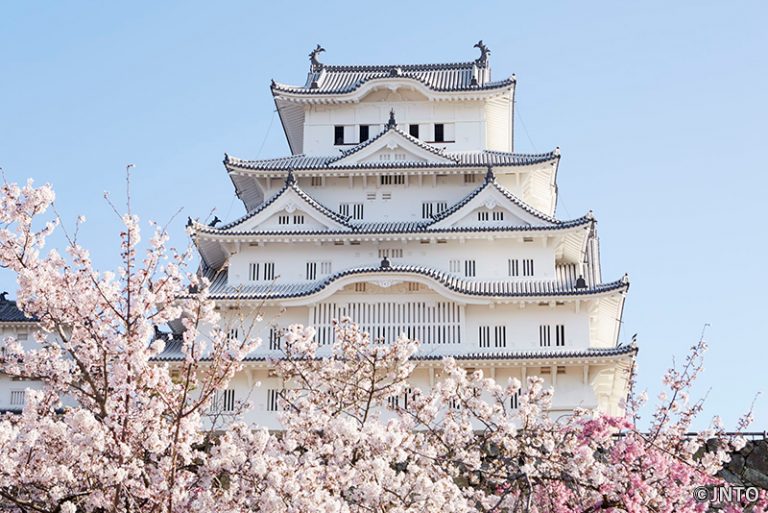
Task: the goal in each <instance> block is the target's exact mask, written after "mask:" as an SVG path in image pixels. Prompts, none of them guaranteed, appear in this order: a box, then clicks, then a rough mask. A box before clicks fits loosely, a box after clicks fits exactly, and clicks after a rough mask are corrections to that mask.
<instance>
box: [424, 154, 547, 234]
mask: <svg viewBox="0 0 768 513" xmlns="http://www.w3.org/2000/svg"><path fill="white" fill-rule="evenodd" d="M432 219H433V223H432V224H431V225H430V226H429V227H430V228H431V229H450V228H466V227H476V228H483V227H488V228H494V227H548V226H557V225H558V224H560V221H558V220H557V219H555V218H554V217H551V216H548V215H546V214H544V213H542V212H540V211H538V210H536V209H535V208H533V207H531V206H530V205H528V204H527V203H525V202H524V201H522V200H521V199H519V198H518V197H517V196H515V195H514V194H512V193H511V192H509V191H508V190H507V189H505V188H504V187H503V186H501V185H500V184H499V183H498V182H497V181H496V177H495V176H494V174H493V169H492V168H491V167H490V166H489V167H488V172H487V173H486V175H485V181H484V182H483V184H482V185H481V186H479V187H478V188H476V189H475V190H473V191H472V192H471V193H469V194H468V195H467V196H465V197H464V198H463V199H462V200H461V201H459V202H458V203H456V204H455V205H453V206H452V207H450V208H448V209H446V210H443V211H442V212H440V213H439V214H436V215H434V216H432Z"/></svg>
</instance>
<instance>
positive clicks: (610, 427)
mask: <svg viewBox="0 0 768 513" xmlns="http://www.w3.org/2000/svg"><path fill="white" fill-rule="evenodd" d="M53 199H54V195H53V192H52V190H51V189H50V187H48V186H43V187H39V188H36V187H34V186H33V185H32V184H31V183H28V184H26V185H24V186H18V185H15V184H5V185H4V186H3V187H2V188H1V189H0V265H2V266H3V267H6V268H9V269H11V270H12V271H14V272H15V273H16V274H17V275H18V283H19V291H18V302H19V304H20V305H21V306H22V308H23V310H24V312H25V313H26V314H27V315H30V316H34V317H35V318H37V319H38V320H39V323H40V324H39V325H40V333H38V335H37V341H38V342H39V344H38V346H37V347H36V348H35V349H33V350H24V349H23V348H22V347H21V346H20V345H19V344H18V342H16V341H14V340H12V339H9V340H8V341H6V344H5V349H6V351H5V355H4V357H3V358H2V372H4V373H6V374H9V375H12V376H18V377H21V378H28V379H35V380H39V381H41V382H42V383H43V384H44V387H43V388H42V389H41V390H39V391H35V392H32V391H30V392H29V393H28V394H27V400H26V404H25V405H24V409H23V412H22V413H21V414H20V415H6V416H4V417H0V510H2V511H14V512H27V511H37V512H51V513H53V512H64V513H74V512H76V511H83V512H107V511H110V512H118V511H119V512H129V511H138V512H143V511H146V512H150V511H152V512H167V513H171V512H185V513H188V512H195V511H200V512H203V511H205V512H209V511H216V512H224V513H227V512H240V511H259V512H329V513H330V512H340V513H341V512H374V511H375V512H398V513H406V512H413V513H416V512H419V513H421V512H438V511H439V512H443V511H446V512H489V513H490V512H503V511H510V512H515V511H519V512H530V513H544V512H551V513H565V512H589V511H607V512H620V511H623V512H632V513H635V512H647V511H658V512H700V511H706V510H707V508H708V507H709V506H708V505H707V504H705V503H698V502H696V500H695V498H694V496H693V494H692V492H693V489H694V488H695V487H697V486H701V485H708V484H711V485H714V484H717V483H719V482H720V480H719V478H718V477H716V474H717V472H718V470H720V468H721V467H722V465H723V464H724V463H725V462H726V461H727V460H728V453H729V451H731V450H733V449H737V448H739V446H740V445H741V444H743V440H741V439H739V438H738V437H728V436H726V435H725V434H724V433H723V431H722V429H721V428H720V427H718V426H717V425H716V426H715V427H714V428H713V429H712V430H711V431H707V432H703V433H701V434H700V435H699V436H697V437H689V436H686V432H687V431H688V430H689V427H690V425H691V422H692V420H693V419H694V418H695V416H696V415H697V414H698V413H699V412H700V409H701V408H700V404H699V403H693V404H689V402H688V398H687V391H688V390H689V389H690V387H691V384H692V383H693V380H694V379H695V378H696V376H697V374H698V372H699V370H700V356H701V353H702V352H703V350H704V346H703V343H702V344H699V345H697V346H695V347H694V348H693V349H692V352H691V356H690V357H689V359H688V360H687V361H686V363H685V365H684V366H683V368H682V369H680V370H674V369H673V370H671V371H670V372H669V373H668V374H667V376H666V378H665V382H666V385H667V387H668V388H669V390H670V392H669V395H668V396H667V397H665V398H662V399H663V400H662V401H661V405H660V406H659V407H658V408H657V409H656V411H655V413H654V415H653V419H652V428H651V430H650V431H647V432H640V431H639V430H637V429H636V427H635V426H636V423H635V421H636V412H637V409H638V407H639V403H640V401H639V400H638V399H631V400H630V401H629V402H628V407H627V412H628V414H627V416H626V417H624V418H615V417H609V416H606V415H603V414H600V413H598V412H594V411H576V412H574V415H572V416H569V417H566V418H561V419H553V418H551V416H550V415H549V413H548V411H549V407H550V401H551V397H552V390H551V389H550V388H549V387H547V386H545V384H544V382H543V381H542V380H541V379H539V378H536V377H531V378H529V379H528V380H527V382H526V383H521V382H519V381H518V380H514V379H513V380H510V381H509V382H508V383H497V382H495V381H494V380H492V379H489V378H487V377H486V376H484V375H483V373H482V372H481V371H473V372H467V371H466V370H465V369H463V368H461V366H460V365H458V364H457V362H455V361H454V360H452V359H450V358H447V359H445V360H444V361H443V363H442V367H441V368H440V370H439V373H438V374H439V375H438V379H437V380H436V383H435V386H434V387H433V388H432V389H430V390H425V391H419V390H410V388H409V386H408V383H409V379H410V378H411V375H412V372H413V370H414V363H413V361H412V357H413V355H414V354H415V353H416V352H417V351H418V344H417V343H416V342H415V341H412V340H407V339H405V338H399V339H397V340H394V341H392V342H391V343H388V344H382V343H380V342H378V341H372V340H371V339H370V338H369V336H368V335H367V334H366V333H363V332H362V331H361V330H360V329H358V327H357V326H356V325H355V324H354V322H352V321H351V320H348V319H342V320H340V321H339V322H338V324H337V327H336V341H335V343H334V344H333V347H332V349H331V352H330V354H327V355H324V356H321V355H320V354H319V352H318V344H317V342H316V341H315V338H314V330H313V329H312V328H307V327H302V326H292V327H290V329H289V330H288V333H287V334H286V335H285V338H284V340H285V344H284V351H285V353H284V355H283V357H282V358H280V359H278V360H276V361H274V362H273V364H274V369H275V372H276V373H277V374H278V375H279V376H280V377H281V378H282V380H283V381H284V383H285V384H286V390H285V391H284V392H283V393H282V395H281V397H280V402H281V404H282V406H283V409H282V411H281V412H280V421H281V424H282V427H283V429H282V430H281V431H280V432H277V433H275V432H269V431H267V430H266V429H264V428H261V427H259V426H253V425H247V424H246V423H244V422H243V421H242V420H240V419H239V418H237V416H235V418H234V419H229V420H228V421H227V422H226V423H212V422H211V420H210V418H209V416H208V412H209V411H210V406H211V404H212V402H213V401H214V398H215V396H216V393H217V392H218V391H221V390H224V389H226V387H227V385H228V383H229V381H230V380H231V379H232V377H233V376H234V375H235V373H236V372H238V370H240V368H241V362H242V360H243V358H245V357H246V356H247V355H248V354H249V353H250V352H251V351H253V350H254V349H255V348H256V347H257V345H258V344H259V340H257V339H255V338H252V337H249V336H244V337H241V339H242V340H240V339H234V338H230V337H228V336H227V335H226V333H224V332H223V330H222V329H220V328H218V327H217V326H218V325H219V323H220V319H219V316H218V313H217V311H216V306H215V303H214V302H213V301H212V300H211V299H210V298H209V297H208V293H207V287H208V282H207V281H206V280H205V279H204V278H202V277H201V276H200V275H199V274H198V273H196V272H195V271H194V270H191V269H190V265H189V264H190V252H189V251H186V252H176V251H174V250H173V249H171V248H169V247H168V246H167V243H168V238H167V235H166V234H165V232H164V231H163V230H162V229H156V230H155V232H154V233H153V235H152V237H151V238H150V240H149V241H148V242H147V243H146V244H145V246H146V247H145V248H144V247H143V246H142V245H141V238H140V229H139V220H138V218H137V217H136V216H134V215H132V214H129V215H125V216H122V226H123V229H122V231H121V241H122V242H121V248H120V254H121V260H122V265H121V267H120V268H119V269H118V270H117V272H115V273H103V272H98V271H96V270H95V269H94V267H93V264H92V262H91V259H90V255H89V253H88V251H87V250H85V249H84V248H82V247H80V246H79V245H78V244H77V243H76V242H75V241H71V243H70V245H69V246H68V247H67V250H66V252H65V253H64V254H60V253H59V252H57V251H55V250H52V251H49V252H48V253H47V254H43V248H44V245H45V241H46V239H47V237H48V236H49V235H50V234H51V233H52V231H53V230H54V229H55V228H56V225H57V222H56V220H53V221H49V222H47V223H43V226H42V228H36V224H37V222H36V220H38V219H40V217H41V216H43V215H45V212H46V211H47V210H48V209H49V208H50V206H51V203H52V201H53ZM142 248H143V249H142ZM168 323H174V324H175V325H176V326H177V327H181V328H182V329H181V330H180V333H181V340H180V341H175V342H179V344H180V348H181V351H182V352H183V359H182V360H181V361H180V362H178V364H177V365H176V366H175V367H174V369H173V372H172V370H171V369H170V368H169V367H168V365H166V364H160V363H158V362H157V361H156V360H155V357H156V356H157V355H158V354H159V353H160V352H162V351H163V349H164V347H165V344H166V343H167V342H168V339H167V337H166V338H164V337H162V336H160V337H159V336H158V335H157V331H158V328H159V327H161V326H164V325H166V324H168ZM405 392H408V393H409V394H410V395H409V400H408V401H407V402H405V401H403V402H400V401H393V400H392V398H395V397H402V395H403V394H404V393H405ZM512 397H519V401H518V407H516V408H514V409H512V408H511V401H510V399H511V398H512ZM212 427H215V428H216V429H213V428H212ZM705 446H706V447H707V448H709V450H706V451H705V450H704V449H705ZM728 508H731V509H730V510H728V511H742V510H745V511H755V512H759V511H766V510H768V501H767V500H766V496H765V494H762V495H761V496H760V498H759V500H758V502H756V503H754V504H751V505H730V506H728Z"/></svg>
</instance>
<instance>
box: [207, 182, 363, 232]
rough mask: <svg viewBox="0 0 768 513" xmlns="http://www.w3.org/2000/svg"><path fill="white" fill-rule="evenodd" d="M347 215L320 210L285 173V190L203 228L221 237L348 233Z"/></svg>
mask: <svg viewBox="0 0 768 513" xmlns="http://www.w3.org/2000/svg"><path fill="white" fill-rule="evenodd" d="M349 217H350V216H348V215H342V214H339V213H338V212H334V211H332V210H329V209H328V208H326V207H324V206H323V205H321V204H320V203H318V202H317V201H315V200H314V199H313V198H312V197H310V196H309V195H308V194H307V193H305V192H304V191H303V190H302V189H301V188H299V186H298V185H297V184H296V178H295V177H294V176H293V171H290V170H289V171H288V177H287V178H286V180H285V186H284V187H283V188H282V189H280V190H279V191H278V192H277V193H275V194H274V195H273V196H272V197H271V198H269V199H268V200H267V201H265V202H264V203H262V204H261V205H260V206H259V207H258V208H256V209H254V210H252V211H251V212H249V213H247V214H246V215H244V216H243V217H241V218H239V219H237V220H235V221H232V222H231V223H227V224H225V225H223V226H220V227H216V228H213V227H203V226H202V225H197V226H198V227H200V228H201V229H202V230H203V231H211V229H213V230H215V231H218V232H223V233H237V232H291V231H309V230H312V231H331V230H334V231H340V230H341V231H343V230H351V227H350V225H349V224H348V222H347V221H348V220H349Z"/></svg>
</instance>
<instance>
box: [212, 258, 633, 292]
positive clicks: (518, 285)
mask: <svg viewBox="0 0 768 513" xmlns="http://www.w3.org/2000/svg"><path fill="white" fill-rule="evenodd" d="M382 273H407V274H418V275H422V276H427V277H429V278H432V279H433V280H435V281H437V282H438V283H440V284H441V285H443V286H444V287H446V288H448V289H449V290H452V291H454V292H458V293H461V294H466V295H470V296H489V297H545V296H553V297H554V296H588V295H593V294H599V293H602V292H610V291H614V290H621V289H624V288H627V287H628V286H629V281H628V280H627V278H626V276H625V277H624V278H622V279H620V280H616V281H613V282H610V283H602V284H599V285H594V286H592V287H588V288H582V289H577V288H576V287H575V286H574V285H573V284H572V283H560V282H557V281H501V280H499V281H478V280H468V279H465V278H462V277H458V276H456V275H453V274H451V273H447V272H444V271H438V270H435V269H431V268H428V267H424V266H417V265H406V266H393V267H389V268H380V267H356V268H352V269H347V270H344V271H340V272H337V273H334V274H332V275H330V276H327V277H325V278H323V279H321V280H317V281H312V282H302V283H264V284H246V285H236V286H235V285H229V284H228V283H227V281H228V279H227V273H226V272H223V271H220V272H213V271H212V272H211V273H210V275H209V279H211V281H212V283H211V286H210V295H211V297H212V298H213V299H288V298H298V297H304V296H309V295H312V294H314V293H316V292H319V291H321V290H323V289H324V288H325V287H327V286H328V285H330V284H331V283H333V282H334V281H336V280H338V279H340V278H343V277H345V276H362V275H366V274H382Z"/></svg>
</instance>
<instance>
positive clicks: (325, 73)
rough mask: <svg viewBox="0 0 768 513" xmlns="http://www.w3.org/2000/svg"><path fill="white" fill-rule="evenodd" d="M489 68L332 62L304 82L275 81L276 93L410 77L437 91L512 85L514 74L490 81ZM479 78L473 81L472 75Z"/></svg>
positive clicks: (326, 90) (343, 89)
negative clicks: (299, 83) (341, 63)
mask: <svg viewBox="0 0 768 513" xmlns="http://www.w3.org/2000/svg"><path fill="white" fill-rule="evenodd" d="M488 71H489V69H488V68H484V67H481V66H478V65H477V64H476V63H474V62H456V63H450V64H393V65H378V66H331V65H323V66H322V68H321V69H319V70H317V71H313V72H310V73H309V75H308V76H307V81H306V83H305V84H304V85H303V86H295V85H288V84H281V83H278V82H274V81H273V82H272V93H273V94H278V93H281V92H284V93H294V94H295V93H298V94H311V95H318V94H320V95H322V94H344V93H350V92H352V91H354V90H356V89H358V88H359V87H360V86H362V85H363V84H365V83H366V82H368V81H370V80H375V79H381V78H407V79H412V80H416V81H418V82H420V83H422V84H424V85H425V86H426V87H428V88H429V89H431V90H433V91H438V92H448V91H483V90H489V89H499V88H505V87H509V86H511V85H512V84H514V83H515V79H514V77H510V78H507V79H504V80H499V81H496V82H492V81H490V73H488ZM473 77H475V78H476V83H473V81H472V78H473Z"/></svg>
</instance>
